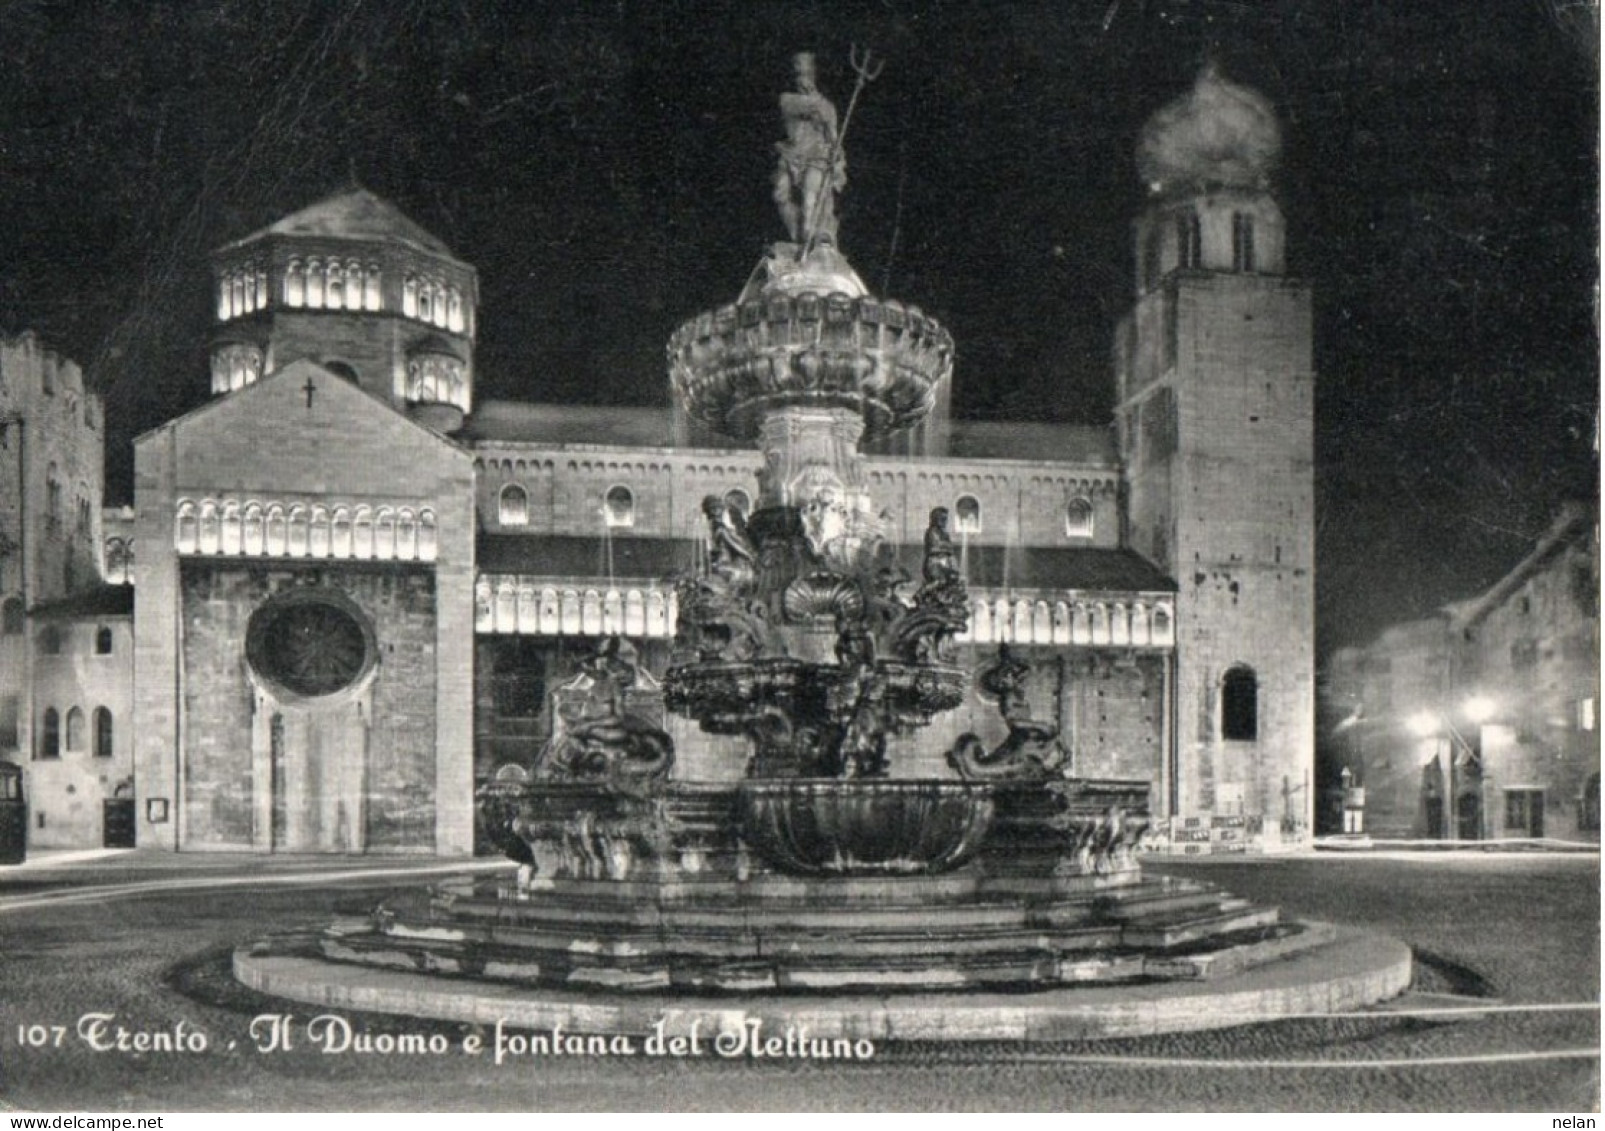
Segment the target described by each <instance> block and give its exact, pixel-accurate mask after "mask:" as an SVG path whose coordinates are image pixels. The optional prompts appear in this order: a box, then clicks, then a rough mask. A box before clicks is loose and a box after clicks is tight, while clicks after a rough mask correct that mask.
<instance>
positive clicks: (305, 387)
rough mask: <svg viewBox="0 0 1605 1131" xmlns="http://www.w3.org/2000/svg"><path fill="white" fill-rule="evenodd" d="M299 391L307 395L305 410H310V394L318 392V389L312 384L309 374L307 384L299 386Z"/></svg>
mask: <svg viewBox="0 0 1605 1131" xmlns="http://www.w3.org/2000/svg"><path fill="white" fill-rule="evenodd" d="M301 391H302V392H303V393H305V394H306V395H307V408H311V407H312V394H313V393H315V392H317V391H318V387H317V386H316V385H314V384H313V383H312V377H311V375H310V374H309V375H308V376H307V383H306V384H305V385H302V386H301Z"/></svg>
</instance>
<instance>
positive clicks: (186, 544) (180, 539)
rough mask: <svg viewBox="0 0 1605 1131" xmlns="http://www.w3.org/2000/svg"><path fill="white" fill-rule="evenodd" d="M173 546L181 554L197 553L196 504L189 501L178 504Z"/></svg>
mask: <svg viewBox="0 0 1605 1131" xmlns="http://www.w3.org/2000/svg"><path fill="white" fill-rule="evenodd" d="M173 545H174V546H175V547H176V548H177V550H178V552H179V553H181V554H193V553H194V552H195V504H194V503H192V502H190V501H189V500H188V499H184V500H182V501H181V502H180V503H179V504H178V522H177V524H176V525H175V527H174V531H173Z"/></svg>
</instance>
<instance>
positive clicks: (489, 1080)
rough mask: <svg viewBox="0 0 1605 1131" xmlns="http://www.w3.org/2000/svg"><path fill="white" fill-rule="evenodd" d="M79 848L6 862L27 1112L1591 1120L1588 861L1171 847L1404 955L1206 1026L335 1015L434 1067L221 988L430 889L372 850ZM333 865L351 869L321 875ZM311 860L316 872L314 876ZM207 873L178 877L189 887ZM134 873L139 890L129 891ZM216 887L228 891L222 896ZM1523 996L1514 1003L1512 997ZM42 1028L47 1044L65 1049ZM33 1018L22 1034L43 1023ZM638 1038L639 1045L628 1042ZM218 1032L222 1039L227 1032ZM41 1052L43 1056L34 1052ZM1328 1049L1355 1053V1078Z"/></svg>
mask: <svg viewBox="0 0 1605 1131" xmlns="http://www.w3.org/2000/svg"><path fill="white" fill-rule="evenodd" d="M192 861H193V858H188V859H174V858H171V857H167V858H158V859H150V858H145V857H142V856H141V855H139V854H134V855H133V856H131V857H122V858H114V859H111V858H108V859H100V858H95V859H88V860H82V861H79V862H76V863H73V864H71V865H70V867H62V868H51V867H37V866H32V867H29V868H25V869H11V870H0V1107H11V1108H16V1109H23V1110H46V1111H62V1110H74V1109H76V1110H86V1109H87V1110H119V1111H127V1112H134V1111H150V1110H306V1111H343V1110H364V1111H366V1110H374V1111H381V1110H402V1111H412V1110H459V1111H461V1110H469V1111H471V1110H498V1111H501V1110H577V1109H578V1110H583V1109H614V1110H678V1111H692V1110H732V1109H734V1110H754V1111H756V1110H792V1109H795V1110H866V1109H867V1110H886V1109H911V1110H912V1109H927V1110H930V1109H934V1110H951V1109H1043V1110H1081V1111H1098V1110H1195V1109H1236V1110H1293V1111H1304V1110H1308V1111H1346V1110H1375V1109H1388V1110H1428V1111H1449V1110H1481V1111H1499V1110H1516V1111H1532V1110H1536V1111H1549V1112H1556V1113H1565V1112H1569V1111H1576V1112H1584V1111H1595V1110H1597V1108H1598V1103H1599V1061H1598V1058H1597V1055H1596V1054H1597V1051H1598V1048H1599V1041H1600V1037H1599V1014H1598V1010H1597V1008H1594V1009H1580V1010H1579V1009H1566V1010H1550V1009H1542V1008H1529V1007H1541V1006H1545V1005H1566V1004H1568V1003H1591V1002H1592V1003H1597V1001H1598V996H1599V969H1600V965H1599V962H1600V955H1599V938H1600V935H1599V929H1600V905H1599V903H1600V901H1599V892H1600V886H1599V881H1600V874H1599V862H1598V858H1597V857H1586V856H1551V855H1538V854H1533V855H1518V856H1488V855H1482V854H1478V855H1460V854H1454V855H1439V854H1431V855H1422V856H1420V857H1407V858H1397V857H1395V858H1381V857H1369V856H1358V855H1356V856H1344V857H1342V858H1337V859H1333V858H1326V857H1300V858H1282V859H1243V860H1234V861H1221V860H1201V861H1167V862H1159V863H1152V864H1150V865H1149V868H1150V869H1151V870H1152V871H1155V872H1159V871H1164V872H1172V873H1175V874H1179V875H1188V876H1193V877H1197V878H1200V879H1205V880H1210V881H1213V882H1217V883H1220V884H1221V885H1223V886H1225V887H1227V888H1228V889H1230V890H1233V891H1236V892H1238V893H1240V894H1243V895H1246V896H1250V897H1252V898H1254V899H1255V900H1258V901H1263V902H1269V903H1276V904H1279V905H1280V906H1281V907H1282V908H1283V910H1284V912H1285V913H1286V914H1289V915H1292V916H1303V917H1313V918H1326V919H1334V920H1341V921H1347V922H1351V923H1354V924H1357V925H1364V926H1370V927H1375V928H1377V929H1380V930H1383V931H1386V932H1388V933H1390V934H1392V935H1394V936H1395V937H1397V938H1400V939H1402V940H1403V941H1405V942H1407V943H1408V944H1409V945H1410V946H1412V947H1413V948H1415V950H1416V952H1417V956H1418V969H1419V975H1418V981H1417V987H1416V989H1417V991H1418V992H1417V993H1416V994H1415V995H1413V996H1412V997H1411V998H1410V999H1409V1000H1408V1002H1406V1003H1405V1004H1408V1005H1411V1006H1416V1007H1437V1006H1464V1005H1466V1004H1468V1002H1467V999H1468V998H1477V997H1479V996H1480V997H1481V998H1482V999H1484V1000H1485V1001H1486V1002H1488V1003H1489V1004H1490V1005H1491V1004H1494V1003H1497V1004H1498V1005H1500V1006H1502V1007H1505V1009H1504V1010H1503V1011H1489V1012H1482V1013H1462V1014H1458V1015H1448V1016H1398V1015H1396V1014H1390V1013H1387V1012H1378V1013H1373V1014H1367V1015H1362V1016H1355V1017H1345V1018H1336V1019H1305V1020H1290V1021H1283V1022H1276V1023H1271V1024H1261V1025H1254V1026H1245V1027H1241V1028H1236V1029H1227V1030H1219V1031H1216V1032H1211V1033H1192V1034H1177V1035H1171V1036H1160V1037H1149V1038H1141V1039H1131V1040H1119V1041H1104V1042H1096V1043H1079V1044H1059V1045H1030V1046H1020V1045H1005V1044H982V1043H976V1044H969V1045H958V1046H953V1045H945V1046H930V1045H926V1046H921V1045H911V1044H888V1045H884V1046H881V1047H879V1048H877V1049H876V1052H875V1056H874V1058H873V1059H871V1060H869V1061H867V1062H856V1063H849V1062H845V1061H837V1062H819V1061H808V1060H800V1059H790V1060H787V1059H779V1060H759V1061H754V1060H748V1059H740V1060H727V1059H721V1058H719V1057H716V1056H711V1055H704V1056H701V1057H696V1058H683V1059H680V1058H666V1057H664V1058H659V1057H647V1056H641V1055H637V1056H630V1057H624V1056H612V1057H599V1056H590V1057H572V1056H569V1057H558V1056H551V1057H543V1058H524V1059H521V1060H511V1061H509V1062H507V1063H503V1064H501V1065H499V1066H498V1065H495V1064H494V1063H492V1062H491V1059H490V1057H489V1056H488V1055H480V1056H470V1055H465V1054H464V1053H463V1051H462V1046H463V1041H464V1038H465V1037H467V1036H471V1035H476V1034H475V1033H474V1030H472V1029H471V1028H469V1027H465V1026H459V1025H444V1024H432V1023H423V1022H414V1021H408V1020H404V1019H395V1018H388V1019H387V1018H379V1017H374V1016H371V1015H363V1014H360V1013H357V1012H349V1013H344V1014H342V1015H341V1016H343V1017H344V1018H346V1019H347V1020H348V1021H349V1022H350V1024H351V1026H352V1028H353V1030H354V1032H356V1033H359V1034H366V1035H367V1036H368V1037H369V1038H372V1039H373V1040H374V1041H375V1043H383V1042H381V1041H380V1038H381V1037H383V1036H388V1037H390V1038H391V1040H392V1041H395V1040H398V1039H399V1038H400V1037H401V1036H403V1035H407V1034H418V1035H419V1036H420V1037H421V1038H422V1040H423V1041H424V1042H427V1041H428V1040H429V1038H431V1037H439V1038H441V1039H442V1040H441V1041H438V1042H437V1047H438V1045H439V1044H444V1045H445V1046H446V1047H447V1049H448V1051H446V1052H444V1053H441V1054H438V1055H432V1054H429V1053H422V1054H417V1055H413V1054H402V1053H392V1054H391V1055H382V1054H378V1053H374V1054H366V1053H359V1052H357V1051H354V1050H353V1051H350V1052H346V1053H343V1054H338V1055H327V1054H324V1053H322V1052H320V1051H318V1050H316V1049H314V1048H312V1047H310V1046H308V1045H307V1044H306V1043H305V1041H304V1040H303V1041H298V1042H297V1044H296V1045H295V1046H294V1047H292V1048H291V1049H290V1050H289V1051H276V1052H272V1053H259V1052H257V1051H256V1050H255V1045H254V1043H253V1042H252V1040H251V1038H250V1034H249V1027H250V1024H251V1021H252V1019H253V1018H254V1017H255V1016H256V1015H258V1014H261V1013H270V1012H291V1013H294V1014H296V1026H297V1027H303V1026H304V1024H305V1021H306V1020H307V1019H308V1017H309V1016H310V1015H311V1014H314V1013H317V1012H319V1011H318V1010H315V1009H311V1008H309V1007H306V1006H295V1005H289V1004H286V1003H282V1002H279V1003H275V1002H271V1001H267V1000H265V999H261V998H257V997H254V996H253V995H250V994H248V993H246V992H245V991H243V990H241V989H239V988H237V987H235V986H234V985H233V984H232V982H231V981H230V980H229V979H228V978H227V975H226V956H227V954H228V952H229V951H230V950H231V949H232V947H233V946H234V945H235V944H237V943H240V942H243V941H246V940H248V939H250V938H252V937H254V936H256V935H259V934H261V933H263V932H264V931H267V930H279V929H294V928H304V927H311V926H316V925H318V924H320V923H322V922H323V921H325V920H327V919H328V918H329V917H330V916H332V915H336V914H348V913H362V912H364V911H366V910H367V909H369V908H370V907H371V906H372V905H373V904H374V903H375V902H376V901H377V900H378V899H380V898H382V897H383V896H384V895H385V894H386V893H387V892H391V891H394V890H396V889H397V888H398V887H400V886H404V885H407V884H409V883H411V884H417V883H420V882H426V880H427V876H421V875H418V874H416V873H410V874H397V873H395V872H393V871H388V870H385V869H384V868H383V867H382V865H378V864H375V863H373V862H369V861H364V862H349V861H347V862H336V863H335V864H333V865H331V864H329V863H327V862H322V861H315V862H314V861H290V862H277V861H275V862H269V863H267V864H265V865H264V863H263V862H261V861H256V860H240V859H239V858H232V859H228V860H218V859H216V858H213V859H208V860H204V861H198V862H193V863H192ZM324 872H329V873H340V874H341V876H342V878H340V879H338V880H330V879H326V878H321V874H322V873H324ZM314 873H317V874H318V878H316V879H315V878H314ZM192 881H193V882H198V883H200V884H202V885H205V886H198V887H190V886H183V885H185V884H188V883H190V882H192ZM136 884H143V885H145V886H143V887H138V888H133V887H132V885H136ZM220 885H222V886H220ZM1510 1007H1519V1008H1514V1009H1512V1008H1510ZM89 1013H99V1014H113V1015H115V1020H114V1021H109V1022H107V1032H108V1034H109V1035H114V1027H115V1026H116V1025H122V1026H124V1027H126V1028H128V1029H130V1030H142V1031H146V1032H158V1033H174V1032H175V1027H176V1026H178V1025H179V1024H180V1023H181V1022H182V1024H183V1026H184V1029H183V1033H184V1034H185V1035H186V1036H185V1039H187V1040H190V1041H193V1040H194V1039H195V1038H194V1037H193V1036H191V1035H190V1034H193V1033H196V1032H200V1033H204V1034H205V1036H206V1039H207V1049H206V1051H204V1052H190V1053H181V1052H138V1051H116V1050H112V1051H106V1052H96V1051H93V1050H92V1049H91V1048H89V1047H88V1046H87V1045H86V1044H85V1043H84V1042H83V1041H82V1040H81V1039H80V1038H79V1036H78V1034H77V1028H78V1026H79V1023H80V1019H81V1018H82V1017H83V1016H84V1015H85V1014H89ZM57 1026H60V1027H62V1029H61V1032H62V1034H63V1035H62V1036H61V1037H60V1038H59V1040H60V1046H59V1047H57V1040H58V1038H57V1036H56V1028H55V1027H57ZM35 1027H38V1028H35ZM641 1036H643V1035H637V1041H636V1043H637V1045H639V1044H640V1038H641ZM231 1043H232V1047H230V1046H231ZM41 1046H42V1047H41ZM1344 1062H1348V1063H1347V1066H1345V1064H1344Z"/></svg>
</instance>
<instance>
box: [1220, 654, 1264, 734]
mask: <svg viewBox="0 0 1605 1131" xmlns="http://www.w3.org/2000/svg"><path fill="white" fill-rule="evenodd" d="M1220 734H1221V737H1222V738H1225V739H1230V740H1233V741H1237V742H1252V741H1254V740H1255V739H1256V738H1258V737H1259V679H1258V677H1256V676H1255V675H1254V669H1253V668H1249V667H1241V666H1239V667H1235V668H1232V669H1230V670H1229V671H1227V673H1226V677H1225V678H1224V679H1223V680H1221V690H1220Z"/></svg>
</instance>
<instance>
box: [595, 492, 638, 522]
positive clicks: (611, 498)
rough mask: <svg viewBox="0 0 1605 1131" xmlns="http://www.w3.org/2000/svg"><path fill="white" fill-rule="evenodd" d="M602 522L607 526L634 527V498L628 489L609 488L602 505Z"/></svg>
mask: <svg viewBox="0 0 1605 1131" xmlns="http://www.w3.org/2000/svg"><path fill="white" fill-rule="evenodd" d="M602 521H603V522H605V523H606V524H607V525H608V526H634V525H635V496H634V495H633V494H631V493H630V489H629V488H628V487H609V488H608V492H607V497H606V499H605V500H604V501H603V503H602Z"/></svg>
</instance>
